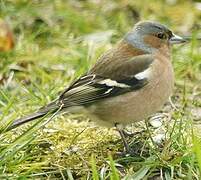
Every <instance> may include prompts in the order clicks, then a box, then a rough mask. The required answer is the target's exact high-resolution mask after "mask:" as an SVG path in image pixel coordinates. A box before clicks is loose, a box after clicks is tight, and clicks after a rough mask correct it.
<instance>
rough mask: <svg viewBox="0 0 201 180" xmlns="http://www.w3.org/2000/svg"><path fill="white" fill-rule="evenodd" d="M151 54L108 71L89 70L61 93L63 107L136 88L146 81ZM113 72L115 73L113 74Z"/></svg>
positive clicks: (88, 102)
mask: <svg viewBox="0 0 201 180" xmlns="http://www.w3.org/2000/svg"><path fill="white" fill-rule="evenodd" d="M152 62H153V58H152V56H147V55H141V56H137V57H134V58H132V59H130V60H127V61H126V62H124V63H122V64H121V65H120V66H117V67H115V69H113V70H112V69H111V70H110V72H109V71H108V72H105V73H104V74H101V73H100V72H90V71H89V73H88V74H86V75H84V76H82V77H80V78H79V79H78V80H76V81H75V82H73V83H72V84H71V85H70V86H69V87H68V88H67V89H66V90H65V91H64V92H63V93H62V94H61V95H60V98H59V101H60V102H61V103H62V104H63V107H70V106H77V105H89V104H91V103H93V102H95V101H98V100H101V99H104V98H110V97H114V96H117V95H121V94H124V93H127V92H130V91H135V90H138V89H140V88H142V87H144V86H145V85H146V84H147V83H148V80H147V79H148V77H147V75H148V73H147V72H148V71H149V67H150V65H151V64H152ZM114 74H115V75H114Z"/></svg>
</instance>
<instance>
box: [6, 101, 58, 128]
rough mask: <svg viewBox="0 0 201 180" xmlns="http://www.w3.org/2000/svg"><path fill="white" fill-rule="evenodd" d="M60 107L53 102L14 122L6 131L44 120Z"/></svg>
mask: <svg viewBox="0 0 201 180" xmlns="http://www.w3.org/2000/svg"><path fill="white" fill-rule="evenodd" d="M59 109H60V107H59V105H58V104H57V101H53V102H51V103H50V104H48V105H47V106H44V107H42V108H40V109H39V110H38V111H37V112H35V113H32V114H30V115H28V116H25V117H22V118H19V119H16V120H15V121H13V122H12V123H11V124H10V125H9V126H8V127H7V128H6V130H5V131H9V130H11V129H14V128H16V127H18V126H20V125H22V124H25V123H27V122H30V121H33V120H36V119H38V118H42V117H44V116H45V115H47V114H52V113H55V112H56V111H57V110H59Z"/></svg>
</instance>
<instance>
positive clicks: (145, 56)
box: [8, 21, 186, 151]
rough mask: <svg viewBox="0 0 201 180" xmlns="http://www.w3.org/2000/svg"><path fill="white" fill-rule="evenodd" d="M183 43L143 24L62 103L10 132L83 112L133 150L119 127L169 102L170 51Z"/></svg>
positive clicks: (104, 57) (71, 89)
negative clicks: (60, 114) (55, 116)
mask: <svg viewBox="0 0 201 180" xmlns="http://www.w3.org/2000/svg"><path fill="white" fill-rule="evenodd" d="M184 42H186V40H185V39H183V38H182V37H179V36H177V35H175V34H173V33H172V31H171V30H169V29H168V28H167V27H166V26H164V25H162V24H159V23H157V22H151V21H141V22H139V23H137V24H136V25H135V26H134V28H133V29H132V30H131V31H130V32H128V33H127V34H126V35H125V36H124V37H123V39H122V40H121V41H120V42H119V43H117V44H116V45H115V46H114V47H113V48H112V49H111V50H109V51H107V52H106V53H104V54H103V55H102V56H101V57H100V58H99V59H98V61H97V63H96V64H95V65H94V66H93V67H92V68H91V69H90V70H89V71H88V72H87V73H86V74H84V75H83V76H81V77H80V78H79V79H77V80H76V81H74V82H73V83H72V84H71V85H70V86H69V87H68V88H67V89H66V90H64V91H63V93H62V94H61V95H60V96H59V97H58V99H56V100H54V101H53V102H51V103H50V104H48V105H47V106H44V107H42V108H40V109H39V110H38V111H37V112H36V113H33V114H31V115H29V116H26V117H23V118H20V119H18V120H16V121H14V122H13V123H12V124H11V125H10V126H9V127H8V129H9V130H10V129H13V128H15V127H17V126H19V125H21V124H24V123H26V122H29V121H32V120H34V119H37V118H41V117H44V116H45V115H46V114H48V113H49V112H51V113H54V112H56V111H58V110H59V112H73V113H74V112H75V113H76V112H79V113H80V112H84V113H87V115H88V116H89V117H91V119H92V120H94V121H95V122H97V123H98V124H101V125H105V126H111V127H113V126H116V127H117V129H118V131H119V132H120V135H121V137H122V140H123V143H124V146H125V148H126V151H129V147H128V144H127V143H126V141H125V137H124V133H123V131H122V129H121V128H119V125H123V126H125V125H128V124H130V123H135V122H137V121H141V120H143V119H145V118H147V117H148V116H150V115H152V114H153V113H154V112H156V111H157V110H159V109H160V108H161V106H162V105H163V104H164V103H165V102H166V101H167V99H168V98H169V96H170V95H171V93H172V89H173V86H174V73H173V67H172V63H171V57H170V54H171V53H170V48H171V45H173V44H179V43H184Z"/></svg>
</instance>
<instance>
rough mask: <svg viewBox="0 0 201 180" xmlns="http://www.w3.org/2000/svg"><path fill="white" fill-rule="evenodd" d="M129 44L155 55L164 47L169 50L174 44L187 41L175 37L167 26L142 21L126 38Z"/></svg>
mask: <svg viewBox="0 0 201 180" xmlns="http://www.w3.org/2000/svg"><path fill="white" fill-rule="evenodd" d="M124 40H126V42H127V43H129V44H131V45H133V46H134V47H136V48H138V49H140V50H143V51H146V52H148V53H153V52H154V51H155V50H158V49H160V48H162V47H165V48H168V49H169V47H170V46H171V45H173V44H180V43H184V42H186V40H185V39H184V38H182V37H180V36H177V35H175V34H174V33H173V32H172V31H171V30H170V29H168V28H167V27H166V26H164V25H162V24H160V23H157V22H152V21H140V22H139V23H137V24H136V25H135V26H134V28H133V29H132V30H131V31H130V32H129V33H127V34H126V36H125V37H124Z"/></svg>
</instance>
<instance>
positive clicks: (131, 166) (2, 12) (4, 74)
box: [0, 0, 201, 180]
mask: <svg viewBox="0 0 201 180" xmlns="http://www.w3.org/2000/svg"><path fill="white" fill-rule="evenodd" d="M200 15H201V12H200V11H199V10H198V9H196V3H193V2H190V1H189V2H188V1H182V2H180V1H178V2H177V3H176V4H171V3H169V4H168V3H166V4H165V3H162V1H154V0H152V1H139V2H135V1H123V0H122V1H113V0H112V1H106V0H104V1H100V2H99V1H62V0H59V1H50V0H46V1H41V3H39V2H38V1H26V0H25V1H17V0H16V1H4V0H1V1H0V17H2V18H4V19H6V20H7V21H8V23H9V24H10V25H11V27H12V28H13V31H14V34H15V39H16V46H15V49H14V50H12V51H10V52H6V53H3V52H0V125H1V130H3V129H4V128H5V126H6V124H7V123H9V122H11V121H12V120H14V119H16V118H17V117H19V116H22V115H26V114H28V113H30V112H33V111H35V110H37V109H38V108H39V107H40V106H43V105H45V104H46V103H48V102H50V101H51V100H53V99H54V98H56V97H57V95H58V93H59V92H60V91H62V90H63V89H64V88H65V87H66V86H68V84H69V83H70V82H71V81H72V80H73V79H75V78H76V77H78V76H80V75H81V74H83V73H84V72H86V71H87V69H88V68H89V67H91V65H92V64H94V62H95V61H96V59H97V58H98V57H99V56H100V55H101V54H102V53H103V52H104V51H106V50H108V49H110V48H111V47H112V46H113V44H115V43H116V42H117V41H118V40H119V39H120V38H121V37H122V36H123V34H124V33H126V32H127V31H128V30H129V29H130V28H131V27H132V26H133V24H134V23H135V22H137V21H138V20H139V19H151V20H158V21H160V22H162V23H164V24H167V25H168V26H169V27H171V28H172V29H173V30H174V31H175V32H177V33H178V34H191V33H192V34H193V37H194V39H193V40H192V42H191V43H190V44H189V45H184V46H183V45H182V46H177V47H175V48H174V49H173V64H174V69H175V76H176V82H175V84H176V86H175V91H174V95H173V97H172V101H173V104H174V105H175V106H176V108H172V107H171V106H170V104H169V103H167V105H166V106H165V107H164V109H163V111H162V114H163V115H165V116H164V118H163V126H162V127H160V128H156V129H155V128H153V127H151V126H150V125H149V124H147V126H148V129H149V131H148V132H147V131H146V132H143V133H142V134H140V135H137V136H136V137H134V138H130V139H129V142H130V146H131V147H133V149H134V150H135V151H136V156H134V157H130V156H128V157H120V156H117V155H116V154H117V152H119V151H122V150H123V147H122V143H121V141H120V138H119V136H118V135H117V133H116V132H115V131H114V130H113V129H107V128H102V127H96V126H94V125H93V124H92V123H89V120H88V118H87V117H84V116H82V115H67V116H60V117H56V118H54V120H51V122H49V123H48V124H46V125H45V127H44V124H45V123H46V122H47V121H48V120H49V119H40V120H38V121H37V122H36V123H35V124H34V123H32V124H28V125H25V126H22V127H19V128H18V129H15V130H13V131H11V132H8V133H0V179H28V178H32V179H36V178H38V179H44V178H49V179H114V180H116V179H154V178H157V177H158V178H161V179H162V178H163V179H167V180H168V179H200V171H201V167H200V166H201V160H200V147H201V143H200V141H201V134H200V131H199V129H200V121H199V120H200V119H201V117H200V115H199V112H200V109H201V93H200V92H201V87H200V82H201V60H200V57H201V54H200V42H199V41H197V40H196V37H197V36H199V34H200V33H201V32H200V28H199V27H200V24H199V23H198V22H199V20H200V17H201V16H200ZM196 27H198V28H196ZM42 126H43V127H42ZM128 129H129V130H130V131H137V130H143V129H146V125H145V123H144V122H140V123H138V124H135V125H132V126H130V127H128ZM1 130H0V131H1ZM158 134H165V139H164V141H163V142H162V143H159V144H156V143H154V142H153V141H152V140H154V137H155V136H157V135H158ZM150 136H151V137H152V138H151V137H150Z"/></svg>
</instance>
